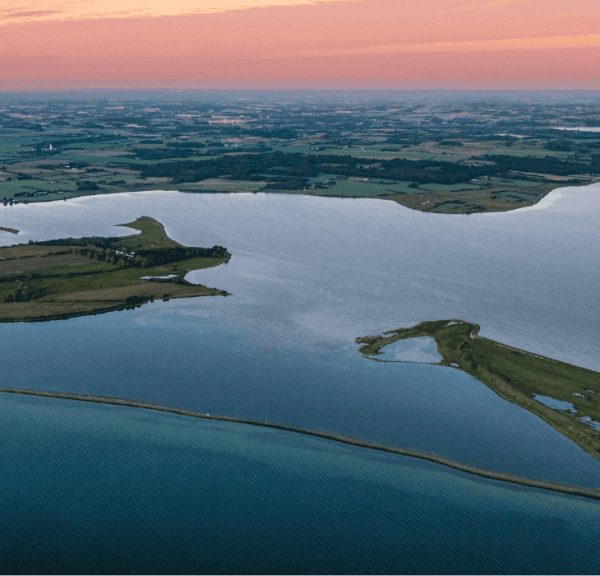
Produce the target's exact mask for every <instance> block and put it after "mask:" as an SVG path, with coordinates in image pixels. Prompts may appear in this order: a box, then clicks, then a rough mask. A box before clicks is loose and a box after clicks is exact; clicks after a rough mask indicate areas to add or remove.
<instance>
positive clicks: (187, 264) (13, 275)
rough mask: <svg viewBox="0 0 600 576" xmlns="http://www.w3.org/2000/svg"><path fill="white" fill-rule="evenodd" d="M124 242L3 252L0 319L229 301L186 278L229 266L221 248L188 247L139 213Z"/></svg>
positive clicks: (71, 242) (78, 241)
mask: <svg viewBox="0 0 600 576" xmlns="http://www.w3.org/2000/svg"><path fill="white" fill-rule="evenodd" d="M122 226H127V227H129V228H134V229H137V230H140V232H141V233H140V234H138V235H135V236H129V237H125V238H116V237H112V238H103V237H97V236H94V237H89V238H62V239H58V240H49V241H45V242H30V243H29V244H21V245H17V246H9V247H0V322H36V321H44V320H55V319H60V318H71V317H74V316H86V315H88V314H98V313H102V312H110V311H113V310H122V309H125V308H131V307H134V306H139V305H141V304H145V303H146V302H149V301H152V300H154V299H163V300H168V299H171V298H189V297H195V296H217V295H222V296H226V295H227V292H224V291H222V290H217V289H215V288H207V287H206V286H200V285H195V284H191V283H189V282H187V281H186V280H184V276H185V275H186V274H187V273H188V272H189V271H191V270H198V269H201V268H210V267H212V266H218V265H219V264H222V263H224V262H227V261H228V260H229V259H230V258H231V255H230V254H229V252H227V249H226V248H224V247H222V246H213V247H212V248H196V247H187V246H183V245H182V244H179V243H178V242H175V241H174V240H172V239H171V238H169V237H168V236H167V234H166V232H165V229H164V227H163V226H162V224H161V223H160V222H158V221H156V220H154V219H153V218H149V217H147V216H142V217H141V218H138V219H137V220H136V221H135V222H130V223H129V224H123V225H122Z"/></svg>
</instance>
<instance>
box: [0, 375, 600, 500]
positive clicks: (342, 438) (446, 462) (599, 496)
mask: <svg viewBox="0 0 600 576" xmlns="http://www.w3.org/2000/svg"><path fill="white" fill-rule="evenodd" d="M0 393H4V394H20V395H24V396H38V397H43V398H56V399H60V400H74V401H78V402H92V403H97V404H109V405H113V406H125V407H130V408H142V409H146V410H154V411H157V412H166V413H170V414H178V415H180V416H187V417H190V418H201V419H204V420H214V421H218V422H233V423H237V424H247V425H251V426H261V427H263V428H273V429H276V430H282V431H286V432H295V433H297V434H304V435H305V436H312V437H315V438H322V439H325V440H332V441H334V442H339V443H341V444H348V445H351V446H359V447H362V448H370V449H371V450H378V451H380V452H387V453H391V454H398V455H400V456H408V457H411V458H419V459H421V460H427V461H429V462H433V463H436V464H441V465H443V466H447V467H448V468H453V469H455V470H459V471H461V472H466V473H468V474H472V475H474V476H480V477H483V478H488V479H490V480H499V481H501V482H509V483H511V484H518V485H521V486H529V487H531V488H539V489H542V490H550V491H552V492H560V493H563V494H569V495H571V496H581V497H584V498H591V499H593V500H600V490H598V489H594V488H584V487H582V486H570V485H568V484H560V483H558V482H550V481H547V480H537V479H532V478H524V477H520V476H515V475H513V474H506V473H503V472H494V471H491V470H483V469H481V468H476V467H474V466H468V465H465V464H461V463H460V462H457V461H455V460H451V459H450V458H445V457H443V456H438V455H436V454H432V453H429V452H422V451H419V450H410V449H404V448H397V447H394V446H389V445H386V444H378V443H376V442H370V441H369V440H363V439H361V438H356V437H354V436H347V435H345V434H337V433H335V432H322V431H319V430H311V429H308V428H300V427H295V426H288V425H285V424H277V423H274V422H262V421H260V420H251V419H248V418H236V417H232V416H219V415H210V414H203V413H201V412H196V411H194V410H186V409H183V408H173V407H169V406H162V405H160V404H154V403H152V402H143V401H140V400H130V399H126V398H117V397H111V396H96V395H90V394H75V393H70V392H53V391H48V390H30V389H25V388H6V387H0Z"/></svg>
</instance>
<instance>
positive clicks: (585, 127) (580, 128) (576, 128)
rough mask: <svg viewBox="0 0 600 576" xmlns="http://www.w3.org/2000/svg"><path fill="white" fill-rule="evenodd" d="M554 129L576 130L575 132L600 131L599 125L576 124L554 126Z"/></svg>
mask: <svg viewBox="0 0 600 576" xmlns="http://www.w3.org/2000/svg"><path fill="white" fill-rule="evenodd" d="M555 130H576V131H577V132H600V127H590V126H577V127H575V128H573V127H571V128H562V127H561V128H555Z"/></svg>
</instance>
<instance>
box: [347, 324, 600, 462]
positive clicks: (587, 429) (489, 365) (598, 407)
mask: <svg viewBox="0 0 600 576" xmlns="http://www.w3.org/2000/svg"><path fill="white" fill-rule="evenodd" d="M479 328H480V327H479V326H478V325H477V324H472V323H470V322H464V321H462V320H438V321H434V322H421V323H420V324H417V325H416V326H414V327H412V328H402V329H399V330H393V331H390V332H384V333H383V334H382V335H380V336H366V337H362V338H357V339H356V343H357V344H363V346H362V347H361V348H360V352H362V353H363V354H364V355H365V356H367V357H370V358H371V359H373V360H378V359H377V356H378V355H380V354H381V349H382V348H383V347H384V346H387V345H388V344H391V343H392V342H396V341H398V340H404V339H410V338H419V337H423V336H429V337H431V338H433V339H434V340H435V342H436V344H437V350H438V353H439V354H440V355H441V357H442V360H441V361H440V362H439V364H441V365H444V366H448V367H451V368H456V369H458V370H462V371H463V372H466V373H467V374H470V375H471V376H474V377H475V378H477V379H478V380H480V381H481V382H483V383H484V384H485V385H486V386H488V387H489V388H491V389H492V390H493V391H494V392H496V394H498V395H499V396H501V397H502V398H504V399H505V400H508V401H510V402H513V403H515V404H517V405H519V406H521V407H522V408H525V409H526V410H529V411H530V412H533V413H534V414H535V415H536V416H539V417H540V418H542V419H543V420H545V421H546V422H548V424H550V425H551V426H553V427H554V428H555V429H556V430H558V431H559V432H561V433H562V434H564V435H565V436H566V437H567V438H569V439H570V440H572V441H573V442H575V443H577V444H578V445H579V446H580V447H581V448H582V449H583V450H585V451H586V452H588V453H589V454H591V455H592V456H594V457H595V458H598V459H599V460H600V373H598V372H594V371H593V370H587V369H585V368H580V367H578V366H573V365H571V364H567V363H565V362H559V361H557V360H553V359H551V358H545V357H543V356H540V355H538V354H532V353H530V352H526V351H525V350H519V349H518V348H513V347H511V346H507V345H505V344H500V343H499V342H494V341H493V340H488V339H487V338H482V337H480V336H478V332H479Z"/></svg>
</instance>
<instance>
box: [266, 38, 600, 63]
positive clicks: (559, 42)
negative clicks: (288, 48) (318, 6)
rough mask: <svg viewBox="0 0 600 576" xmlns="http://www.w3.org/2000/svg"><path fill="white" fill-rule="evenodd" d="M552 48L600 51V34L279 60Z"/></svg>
mask: <svg viewBox="0 0 600 576" xmlns="http://www.w3.org/2000/svg"><path fill="white" fill-rule="evenodd" d="M552 48H600V34H581V35H571V36H542V37H533V38H506V39H502V40H470V41H469V40H468V41H463V42H431V43H427V44H385V45H378V46H365V47H362V48H333V49H324V50H297V51H293V52H285V53H281V54H279V55H278V56H277V57H279V58H288V57H298V58H306V57H319V56H360V55H369V54H372V55H374V54H379V55H390V54H402V53H431V52H482V51H488V50H548V49H552Z"/></svg>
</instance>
